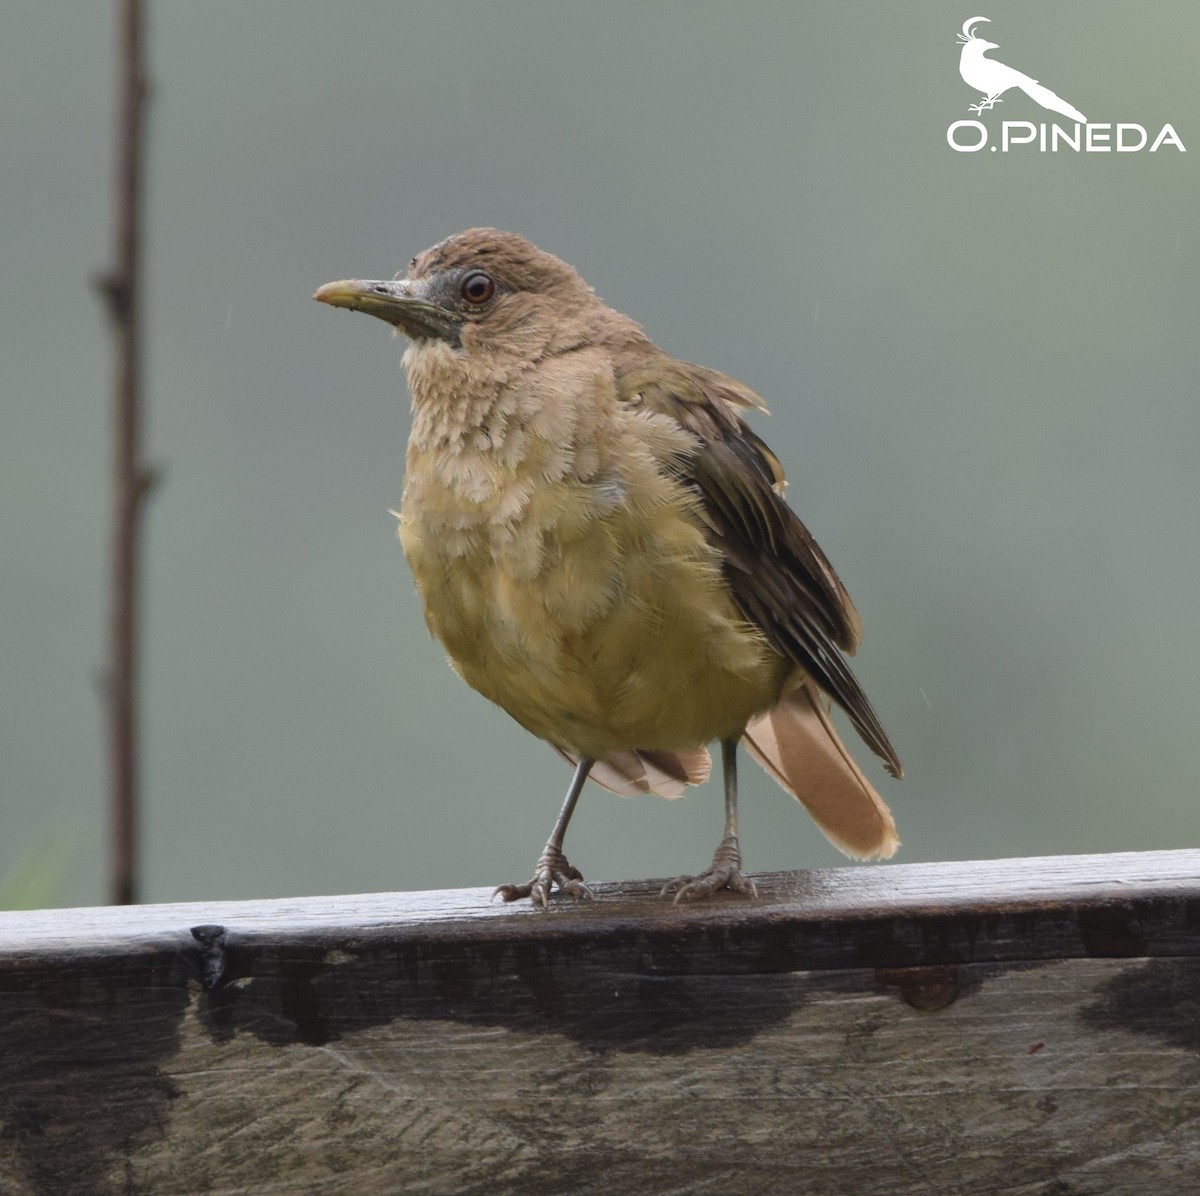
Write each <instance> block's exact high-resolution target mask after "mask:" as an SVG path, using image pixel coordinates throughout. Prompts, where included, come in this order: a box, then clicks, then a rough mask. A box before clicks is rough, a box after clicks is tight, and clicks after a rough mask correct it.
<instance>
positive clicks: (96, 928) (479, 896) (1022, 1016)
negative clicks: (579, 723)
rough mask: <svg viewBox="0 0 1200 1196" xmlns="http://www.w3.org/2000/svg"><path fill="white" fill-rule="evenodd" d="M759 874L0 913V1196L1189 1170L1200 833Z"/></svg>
mask: <svg viewBox="0 0 1200 1196" xmlns="http://www.w3.org/2000/svg"><path fill="white" fill-rule="evenodd" d="M756 879H757V880H758V883H759V890H760V897H759V899H758V900H756V901H746V900H744V899H729V900H724V901H718V902H715V903H713V904H711V905H708V906H696V907H689V908H685V909H678V908H676V907H673V906H671V905H670V904H669V903H664V902H661V901H660V900H659V899H658V898H657V897H656V896H654V892H655V886H654V885H653V884H652V883H649V882H648V883H645V884H640V885H611V886H610V885H601V886H598V890H599V899H598V900H597V901H595V902H592V903H586V904H582V903H581V904H576V903H565V902H561V903H556V904H555V905H554V906H552V908H551V910H550V911H549V912H548V913H541V912H538V911H535V910H532V909H526V908H514V907H503V906H499V905H491V904H490V903H489V902H488V900H487V891H486V890H476V889H473V890H463V891H454V892H441V893H408V894H391V895H386V894H373V895H365V896H356V897H337V898H304V899H295V900H289V901H268V902H239V903H212V904H196V905H170V906H143V907H132V908H130V907H126V908H102V909H87V910H53V911H40V912H36V913H19V914H18V913H6V914H0V1196H6V1194H7V1193H26V1192H29V1193H43V1192H47V1193H59V1192H65V1193H74V1192H80V1193H83V1192H86V1193H97V1194H99V1196H107V1194H108V1193H117V1192H122V1193H124V1192H137V1193H141V1192H147V1193H159V1192H162V1193H176V1192H182V1193H193V1192H194V1193H206V1192H214V1193H215V1192H219V1193H223V1194H229V1193H240V1192H247V1193H249V1192H286V1193H291V1192H295V1193H307V1192H314V1193H343V1192H345V1193H354V1194H355V1196H362V1194H366V1193H376V1192H378V1193H393V1192H410V1191H411V1192H429V1193H440V1192H447V1193H451V1192H464V1193H475V1192H478V1193H497V1192H525V1191H529V1190H554V1191H562V1192H570V1191H574V1192H579V1193H622V1192H629V1193H685V1192H698V1193H707V1192H717V1191H721V1192H723V1193H738V1192H754V1193H774V1192H780V1193H796V1192H802V1193H855V1194H859V1193H861V1194H864V1196H870V1194H873V1193H883V1192H888V1193H926V1192H929V1193H933V1192H937V1193H952V1192H953V1193H958V1192H963V1193H975V1192H981V1193H984V1192H1006V1193H1010V1192H1011V1193H1045V1194H1047V1196H1048V1194H1050V1193H1055V1194H1061V1196H1066V1194H1080V1193H1122V1192H1154V1193H1162V1192H1187V1191H1192V1190H1200V1159H1198V1157H1197V1156H1198V1154H1200V1132H1198V1131H1200V1058H1198V1055H1197V1048H1198V1047H1200V958H1198V957H1200V935H1198V934H1197V931H1198V929H1200V852H1191V851H1176V852H1153V853H1139V854H1122V855H1113V856H1093V857H1067V858H1056V859H1037V860H1010V861H981V862H974V863H965V864H964V863H958V864H932V865H903V866H895V867H886V868H846V869H836V870H829V871H817V872H809V873H796V874H792V873H788V874H776V875H771V876H766V877H758V878H756ZM194 931H195V933H194Z"/></svg>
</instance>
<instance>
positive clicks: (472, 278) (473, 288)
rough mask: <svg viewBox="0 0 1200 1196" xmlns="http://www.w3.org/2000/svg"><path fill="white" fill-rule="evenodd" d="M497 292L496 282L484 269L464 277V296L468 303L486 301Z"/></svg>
mask: <svg viewBox="0 0 1200 1196" xmlns="http://www.w3.org/2000/svg"><path fill="white" fill-rule="evenodd" d="M495 293H496V284H495V283H494V282H493V281H492V280H491V278H490V277H489V276H488V275H486V274H484V273H483V271H482V270H476V271H475V272H474V273H473V274H468V275H467V276H466V278H464V279H463V284H462V297H463V298H464V299H465V300H466V301H467V302H468V303H486V302H487V301H488V300H489V299H490V298H491V297H492V296H493V295H494V294H495Z"/></svg>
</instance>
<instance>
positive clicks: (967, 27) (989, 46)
mask: <svg viewBox="0 0 1200 1196" xmlns="http://www.w3.org/2000/svg"><path fill="white" fill-rule="evenodd" d="M980 21H986V22H987V23H988V24H991V18H990V17H971V18H969V19H968V20H966V21H964V22H963V27H962V32H961V33H960V34H959V35H958V40H959V41H960V42H962V44H963V45H964V46H968V45H969V46H972V47H973V48H974V49H976V50H978V51H979V52H980V53H981V54H982V53H983V51H984V50H998V49H999V48H1000V47H999V46H998V45H996V43H995V42H989V41H984V40H983V38H982V37H980V36H979V35H978V34H977V33H976V32H975V26H976V25H978V24H979V22H980Z"/></svg>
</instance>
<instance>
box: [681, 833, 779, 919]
mask: <svg viewBox="0 0 1200 1196" xmlns="http://www.w3.org/2000/svg"><path fill="white" fill-rule="evenodd" d="M721 889H728V890H729V891H730V892H731V893H739V894H741V895H743V896H746V897H757V896H758V888H757V887H756V886H755V884H754V881H752V880H751V879H750V878H749V877H748V876H746V875H744V874H743V872H742V853H741V851H740V849H739V848H738V843H737V840H736V839H725V840H723V841H722V843H721V846H720V847H718V848H717V850H716V853H715V854H714V855H713V861H712V867H711V868H709V870H708V871H707V872H701V873H698V874H697V875H696V876H677V877H675V879H674V880H669V881H667V883H666V884H665V885H663V887H662V891H661V895H662V896H663V897H669V896H670V895H671V894H672V893H674V894H675V904H676V905H678V904H679V903H680V902H681V901H701V900H703V899H704V898H706V897H711V896H712V895H713V894H714V893H717V892H719V891H720V890H721Z"/></svg>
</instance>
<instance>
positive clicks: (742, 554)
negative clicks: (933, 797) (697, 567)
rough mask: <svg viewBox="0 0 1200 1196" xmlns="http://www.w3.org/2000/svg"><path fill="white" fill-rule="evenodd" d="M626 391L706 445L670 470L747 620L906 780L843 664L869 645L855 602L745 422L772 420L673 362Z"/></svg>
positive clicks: (749, 397)
mask: <svg viewBox="0 0 1200 1196" xmlns="http://www.w3.org/2000/svg"><path fill="white" fill-rule="evenodd" d="M617 385H618V394H619V396H620V398H621V399H622V401H624V402H628V403H636V404H639V405H641V406H643V407H645V408H646V409H647V410H650V411H655V412H658V413H659V414H663V415H668V416H670V417H671V418H672V419H675V420H677V421H678V422H679V423H680V424H681V425H682V426H683V427H684V428H686V429H687V430H688V431H689V432H691V433H692V434H693V435H694V436H695V437H696V439H697V447H696V449H695V451H694V452H692V453H691V454H689V455H688V456H686V457H685V458H682V459H680V460H677V461H673V462H670V463H668V464H667V466H666V467H667V468H668V469H670V470H671V471H672V472H673V473H674V474H675V475H676V476H677V477H678V478H679V479H680V480H681V481H682V482H684V483H685V484H686V485H687V486H688V487H689V488H690V489H691V490H692V491H693V492H694V493H695V495H696V497H697V499H698V500H699V513H700V517H701V518H702V519H703V520H704V523H705V526H706V528H707V529H708V532H709V536H710V539H711V541H712V543H713V544H714V545H715V546H716V547H717V548H718V549H720V551H721V553H722V554H723V556H724V560H725V576H726V579H727V581H728V583H729V587H730V590H731V591H732V593H733V597H734V601H735V602H736V603H737V605H738V608H739V610H740V611H741V612H742V614H743V615H744V616H745V618H746V619H747V620H748V621H749V622H751V623H753V624H754V625H755V626H757V627H758V628H759V629H760V630H761V631H762V633H763V635H764V636H765V637H766V640H767V642H768V643H769V644H770V645H771V646H772V647H773V648H774V649H775V650H776V651H777V652H779V653H780V654H781V655H783V656H785V657H787V658H789V659H790V660H793V661H794V662H795V663H796V664H797V665H799V666H800V667H801V668H802V669H803V670H804V671H805V673H807V674H808V676H810V677H811V678H812V679H813V680H814V681H815V682H816V683H817V684H818V685H819V686H820V687H821V689H822V690H824V691H825V692H826V693H827V694H828V695H829V696H830V697H831V698H833V700H834V701H835V702H837V703H838V705H839V706H841V707H842V708H843V709H844V710H845V711H846V713H847V714H848V715H849V716H850V720H851V721H852V722H853V723H854V726H855V728H856V729H857V730H858V732H859V734H860V735H862V737H863V739H864V741H865V742H866V743H867V744H868V745H869V746H870V748H871V750H872V751H874V752H875V753H876V754H877V755H878V756H880V757H881V758H882V759H883V761H884V763H885V764H886V765H887V768H888V771H889V772H892V773H893V774H894V775H899V772H900V762H899V760H898V759H897V756H896V751H895V749H894V748H893V747H892V745H891V743H890V741H889V740H888V737H887V733H886V732H885V731H884V729H883V727H882V725H881V724H880V722H879V718H878V716H877V715H876V714H875V711H874V710H873V709H872V708H871V704H870V702H869V701H868V700H867V697H866V694H864V693H863V690H862V687H861V686H860V685H859V683H858V681H857V679H856V678H855V676H854V674H853V673H852V672H851V671H850V668H849V666H848V664H847V663H846V659H845V655H843V653H845V654H853V652H854V649H855V648H856V647H857V645H858V643H859V641H860V640H861V639H862V625H861V623H860V622H859V618H858V613H857V611H855V609H854V604H853V603H852V602H851V601H850V595H849V594H847V593H846V589H845V587H844V586H843V585H842V583H841V581H840V580H839V578H838V576H837V574H836V573H835V572H834V571H833V566H832V565H831V564H830V563H829V561H828V560H827V559H826V557H825V554H824V553H823V552H822V551H821V549H820V548H819V547H818V546H817V542H816V541H815V540H814V539H813V538H812V535H811V534H810V533H809V531H808V529H807V528H806V527H805V526H804V524H803V523H801V522H800V520H799V518H798V517H797V516H796V514H795V512H793V511H792V509H791V508H790V507H789V506H788V505H787V503H786V502H784V500H783V497H782V495H781V493H780V491H781V490H782V489H783V485H784V475H783V468H782V466H781V465H780V464H779V461H778V459H777V458H776V456H775V454H774V453H772V452H771V450H770V449H769V448H768V447H767V446H766V445H765V444H764V443H763V442H762V441H761V440H760V439H759V438H758V436H756V435H755V434H754V432H753V431H751V429H750V428H749V427H748V426H747V425H746V423H745V422H744V421H743V420H742V418H741V417H740V416H739V415H738V413H737V408H739V407H742V408H745V407H756V408H759V409H761V410H765V408H764V406H763V403H762V400H761V399H760V398H759V397H758V396H757V395H756V394H754V392H753V391H751V390H749V389H748V388H746V387H744V386H742V384H741V383H739V382H736V381H735V380H734V379H732V378H729V377H726V376H725V375H724V374H719V373H717V372H716V371H714V370H707V369H704V368H703V367H701V366H694V365H689V364H687V363H686V362H678V361H673V360H671V359H669V358H665V357H664V358H655V359H653V360H652V361H649V362H642V363H639V364H637V365H635V366H634V367H633V368H631V369H629V370H628V371H626V372H625V373H623V374H621V375H620V376H619V377H618V380H617Z"/></svg>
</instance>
